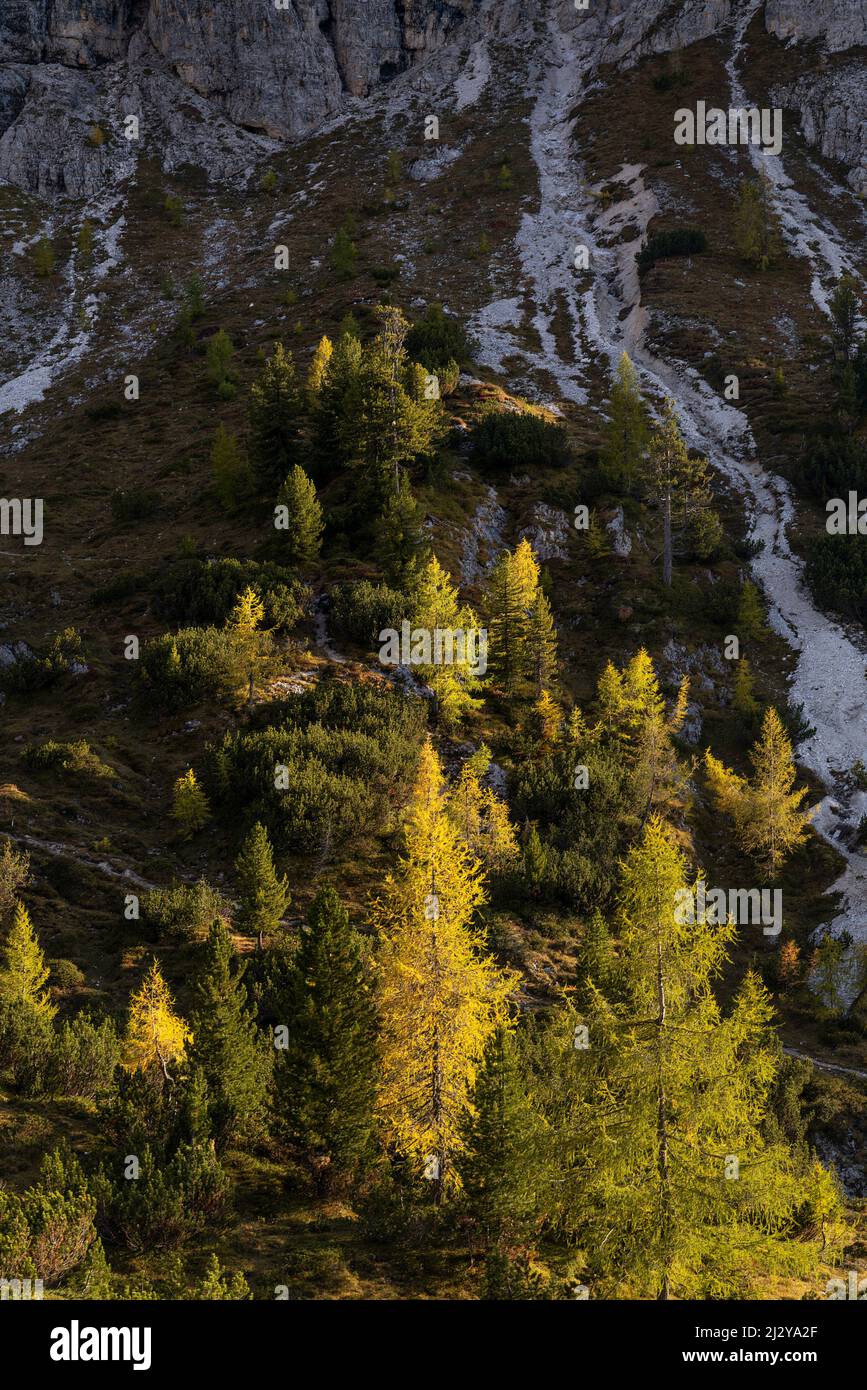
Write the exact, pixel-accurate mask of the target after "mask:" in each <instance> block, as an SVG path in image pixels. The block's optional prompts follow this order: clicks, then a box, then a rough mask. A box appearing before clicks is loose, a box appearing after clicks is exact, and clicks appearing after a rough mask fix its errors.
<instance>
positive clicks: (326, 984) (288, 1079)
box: [277, 888, 378, 1191]
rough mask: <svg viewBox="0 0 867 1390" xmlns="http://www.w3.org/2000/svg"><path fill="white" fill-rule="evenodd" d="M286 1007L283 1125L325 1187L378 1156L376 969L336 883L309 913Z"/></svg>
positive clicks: (280, 1076)
mask: <svg viewBox="0 0 867 1390" xmlns="http://www.w3.org/2000/svg"><path fill="white" fill-rule="evenodd" d="M283 1004H284V1007H285V1013H286V1028H287V1035H288V1039H287V1046H286V1048H285V1049H284V1050H283V1051H280V1052H278V1054H277V1094H278V1101H279V1110H280V1114H281V1116H282V1125H283V1128H284V1131H285V1133H286V1134H287V1136H288V1137H289V1139H290V1140H291V1141H292V1142H293V1143H294V1144H296V1145H297V1146H298V1148H299V1149H300V1150H301V1151H302V1153H303V1155H304V1158H305V1161H306V1162H307V1164H308V1166H309V1167H310V1169H311V1171H312V1173H313V1176H314V1179H315V1182H316V1185H317V1187H318V1189H319V1190H320V1191H327V1190H329V1189H331V1188H333V1187H334V1186H338V1185H340V1184H343V1183H346V1182H348V1181H350V1180H351V1179H352V1178H353V1177H354V1176H356V1175H357V1174H358V1172H359V1171H360V1170H361V1169H362V1168H363V1166H364V1164H365V1163H366V1162H367V1161H368V1160H369V1158H370V1157H371V1144H372V1134H373V1123H374V1100H375V1096H376V1086H377V1063H378V1048H377V1036H376V1006H375V999H374V982H373V979H372V972H371V970H370V969H369V968H368V966H367V964H366V960H365V950H364V944H363V940H362V938H361V936H360V935H359V933H358V932H356V931H355V930H354V928H353V927H352V926H351V925H350V921H349V914H348V913H347V911H346V908H345V907H344V906H343V904H342V903H341V901H340V899H339V897H338V896H337V893H336V892H335V891H334V889H333V888H321V889H320V890H319V891H318V893H317V894H316V897H315V898H314V900H313V904H312V906H311V908H310V911H309V913H308V916H307V926H306V929H305V930H304V931H302V933H301V940H300V944H299V947H298V953H297V956H296V958H295V961H294V962H293V968H292V970H291V973H290V977H289V982H288V986H287V988H286V991H285V995H284V999H283Z"/></svg>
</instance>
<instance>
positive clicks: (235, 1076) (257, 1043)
mask: <svg viewBox="0 0 867 1390" xmlns="http://www.w3.org/2000/svg"><path fill="white" fill-rule="evenodd" d="M245 970H246V966H245V965H244V964H243V963H242V962H241V961H240V960H239V959H238V957H237V955H236V953H235V950H234V947H233V946H232V941H231V938H230V936H229V932H228V929H227V927H226V924H225V922H223V921H222V920H221V919H220V918H217V919H216V920H215V921H214V922H213V923H212V924H211V929H210V932H209V934H208V940H207V943H206V944H205V946H204V947H203V948H202V954H201V958H200V963H199V969H198V973H197V976H196V979H195V982H194V986H193V998H194V1001H195V1002H194V1006H193V1012H192V1015H191V1018H190V1026H191V1028H192V1033H193V1041H192V1045H191V1046H190V1049H189V1060H190V1064H191V1066H193V1067H199V1068H201V1071H202V1073H203V1075H204V1078H205V1081H206V1082H207V1087H208V1110H209V1116H210V1131H211V1133H212V1134H213V1136H214V1138H215V1140H216V1143H217V1146H218V1148H224V1147H226V1146H227V1145H229V1144H234V1143H237V1142H239V1141H249V1140H251V1139H255V1138H256V1137H257V1136H258V1135H259V1134H260V1133H261V1132H262V1130H263V1128H264V1124H265V1117H266V1112H267V1107H268V1072H269V1065H268V1064H269V1060H270V1054H269V1052H268V1051H267V1049H266V1047H265V1045H264V1041H263V1038H262V1036H261V1035H260V1033H259V1030H258V1028H257V1027H256V1023H255V1019H254V1016H253V1011H252V1009H251V1008H250V1006H249V1004H248V999H247V988H246V986H245V984H244V973H245Z"/></svg>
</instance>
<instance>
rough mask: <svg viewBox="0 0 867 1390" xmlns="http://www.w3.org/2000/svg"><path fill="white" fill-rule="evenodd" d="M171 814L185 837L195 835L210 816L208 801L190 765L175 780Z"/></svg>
mask: <svg viewBox="0 0 867 1390" xmlns="http://www.w3.org/2000/svg"><path fill="white" fill-rule="evenodd" d="M172 815H173V817H174V819H175V820H176V821H177V822H178V824H179V825H180V827H181V831H182V833H183V834H184V835H185V836H187V837H189V836H191V835H195V833H196V831H197V830H201V828H202V826H203V825H205V824H206V823H207V821H209V820H210V818H211V805H210V802H209V801H208V798H207V795H206V793H205V791H204V789H203V788H202V787H200V786H199V784H198V782H197V780H196V774H195V773H194V772H193V769H192V768H191V767H190V768H187V771H186V772H185V773H184V774H183V776H182V777H179V778H178V780H177V781H176V782H175V790H174V799H173V803H172Z"/></svg>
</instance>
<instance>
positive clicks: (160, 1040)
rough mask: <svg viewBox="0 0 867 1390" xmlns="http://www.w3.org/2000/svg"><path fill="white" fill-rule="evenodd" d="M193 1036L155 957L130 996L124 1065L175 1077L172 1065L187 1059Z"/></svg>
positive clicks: (131, 1068)
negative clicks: (175, 1005)
mask: <svg viewBox="0 0 867 1390" xmlns="http://www.w3.org/2000/svg"><path fill="white" fill-rule="evenodd" d="M192 1039H193V1035H192V1033H191V1032H190V1030H189V1028H188V1027H187V1025H186V1023H185V1022H184V1020H183V1019H182V1018H180V1017H179V1016H178V1015H177V1014H176V1013H175V1007H174V1000H173V999H172V996H171V992H170V991H169V987H168V985H167V984H166V982H165V980H164V978H163V973H162V971H161V970H160V967H159V962H158V961H156V960H154V961H153V962H152V963H151V967H150V969H149V970H148V972H147V974H146V975H145V977H144V979H143V980H142V983H141V985H140V987H139V988H138V989H137V990H136V991H135V992H134V994H133V995H132V998H131V999H130V1003H129V1021H128V1023H127V1029H126V1034H125V1036H124V1040H123V1051H122V1065H123V1066H124V1067H125V1068H126V1069H127V1071H130V1072H137V1071H141V1072H153V1071H159V1072H161V1073H162V1076H163V1077H164V1079H165V1080H166V1081H171V1080H172V1079H173V1078H172V1076H171V1073H170V1072H169V1067H170V1066H172V1065H174V1064H175V1063H180V1062H182V1061H183V1059H184V1057H185V1055H186V1051H187V1047H188V1045H189V1043H191V1042H192Z"/></svg>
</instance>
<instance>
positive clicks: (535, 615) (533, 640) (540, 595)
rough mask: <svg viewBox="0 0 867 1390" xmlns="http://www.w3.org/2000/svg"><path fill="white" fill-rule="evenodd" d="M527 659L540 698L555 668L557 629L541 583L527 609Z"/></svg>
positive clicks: (537, 695)
mask: <svg viewBox="0 0 867 1390" xmlns="http://www.w3.org/2000/svg"><path fill="white" fill-rule="evenodd" d="M527 660H528V664H529V665H530V667H531V669H532V673H533V680H534V682H535V685H536V697H537V699H538V698H540V697H541V696H542V694H543V692H544V691H545V688H546V686H548V685H549V684H550V682H551V680H552V679H553V677H554V674H555V671H556V669H557V629H556V628H555V626H554V618H553V616H552V614H551V605H550V603H549V602H548V599H547V597H546V596H545V593H544V590H543V589H542V586H541V584H539V585H537V587H536V593H535V595H534V597H533V601H532V602H531V604H530V607H529V609H528V610H527Z"/></svg>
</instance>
